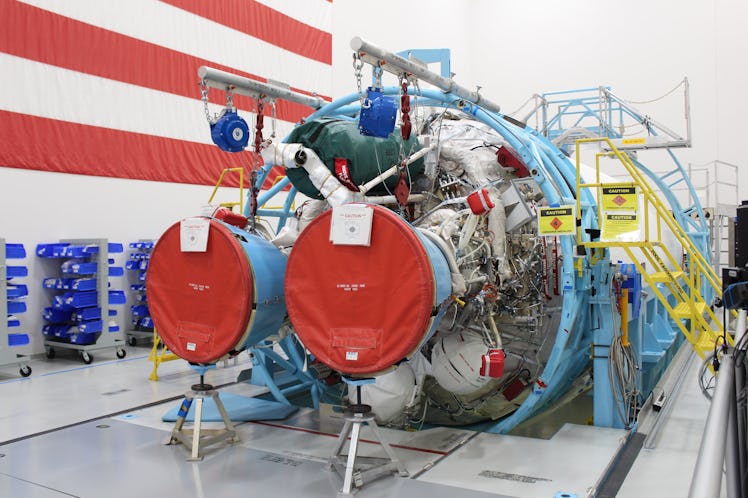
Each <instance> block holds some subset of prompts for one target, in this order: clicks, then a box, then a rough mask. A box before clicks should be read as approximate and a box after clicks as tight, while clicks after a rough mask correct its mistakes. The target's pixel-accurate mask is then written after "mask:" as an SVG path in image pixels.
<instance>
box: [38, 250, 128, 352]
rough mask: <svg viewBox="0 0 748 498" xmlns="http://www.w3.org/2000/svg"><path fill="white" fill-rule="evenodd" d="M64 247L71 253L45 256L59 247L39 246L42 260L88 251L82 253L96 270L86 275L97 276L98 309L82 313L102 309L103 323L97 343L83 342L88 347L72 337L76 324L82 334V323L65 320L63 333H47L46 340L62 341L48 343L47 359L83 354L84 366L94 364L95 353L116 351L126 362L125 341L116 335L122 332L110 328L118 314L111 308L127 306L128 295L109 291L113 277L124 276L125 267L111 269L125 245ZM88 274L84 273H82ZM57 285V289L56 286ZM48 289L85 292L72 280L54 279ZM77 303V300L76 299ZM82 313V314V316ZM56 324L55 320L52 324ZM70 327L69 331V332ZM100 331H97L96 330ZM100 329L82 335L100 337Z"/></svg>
mask: <svg viewBox="0 0 748 498" xmlns="http://www.w3.org/2000/svg"><path fill="white" fill-rule="evenodd" d="M59 245H60V246H67V247H68V248H69V249H70V250H67V249H62V250H59V251H57V250H54V251H53V252H52V253H51V254H50V253H46V254H44V251H45V250H44V249H42V248H43V247H52V246H55V244H40V245H39V246H37V256H41V257H47V258H65V257H72V256H74V255H75V254H78V252H79V251H77V250H76V248H78V247H79V246H84V249H83V250H82V252H81V254H85V255H86V256H87V259H88V260H89V264H90V263H94V264H95V269H94V271H93V272H91V271H85V274H87V275H93V277H89V279H88V280H90V279H95V289H91V290H95V291H96V304H95V308H93V307H92V306H90V305H85V306H81V307H80V309H82V310H91V309H96V308H98V310H100V311H99V313H95V314H96V315H98V318H99V321H100V322H101V323H100V330H99V331H98V332H99V334H98V337H96V340H95V341H94V342H93V343H87V342H86V341H81V342H85V343H79V341H78V340H77V338H78V336H77V335H76V334H75V333H70V328H72V327H76V322H78V323H79V326H78V330H80V329H81V328H82V327H81V326H80V325H83V323H82V320H81V319H80V318H79V319H78V320H70V319H68V320H64V323H63V324H61V325H59V327H60V328H59V329H56V331H57V332H55V333H53V334H50V329H47V332H46V333H45V335H46V336H48V337H49V336H50V335H51V336H52V337H54V336H57V337H58V339H57V340H55V339H45V341H44V346H45V348H46V355H47V358H49V359H52V358H54V357H55V356H56V350H57V348H60V349H71V350H75V351H78V352H79V353H80V354H81V358H82V360H83V363H86V364H89V363H92V362H93V355H92V354H91V352H92V351H100V350H104V349H115V350H116V354H117V357H118V358H124V357H125V356H126V354H127V352H126V351H125V350H124V348H123V347H122V346H124V344H125V341H124V339H118V338H116V337H115V336H114V335H113V333H114V332H118V331H119V327H117V326H116V325H115V326H110V325H109V317H110V316H113V315H116V312H114V310H112V311H113V313H112V314H110V305H111V304H124V292H122V291H110V290H109V277H110V276H122V275H123V274H124V272H123V271H122V268H121V267H110V266H109V253H110V252H122V245H121V244H109V243H108V241H107V239H69V240H61V241H60V243H59ZM60 273H61V276H62V273H63V269H62V268H61V269H60ZM81 273H84V272H81ZM52 284H54V285H52ZM92 284H93V282H90V281H89V282H88V285H92ZM45 287H46V288H50V289H61V290H68V291H73V292H78V291H80V290H81V289H80V288H76V283H74V282H71V281H70V280H69V279H66V278H54V277H53V278H52V279H45ZM69 297H70V296H69ZM72 299H74V298H72ZM49 309H50V308H47V310H45V312H48V310H49ZM81 313H82V312H81ZM52 321H54V320H52ZM87 325H95V326H98V325H99V324H97V323H96V319H95V317H94V318H93V320H92V321H90V322H88V323H87ZM49 326H50V325H49V324H48V325H45V327H49ZM66 327H67V328H66ZM96 328H97V327H96ZM96 328H93V329H92V330H91V331H82V330H81V332H82V333H96V332H97V330H96Z"/></svg>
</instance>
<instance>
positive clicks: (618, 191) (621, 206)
mask: <svg viewBox="0 0 748 498" xmlns="http://www.w3.org/2000/svg"><path fill="white" fill-rule="evenodd" d="M638 208H639V201H638V199H637V197H636V187H603V210H604V211H636V210H637V209H638Z"/></svg>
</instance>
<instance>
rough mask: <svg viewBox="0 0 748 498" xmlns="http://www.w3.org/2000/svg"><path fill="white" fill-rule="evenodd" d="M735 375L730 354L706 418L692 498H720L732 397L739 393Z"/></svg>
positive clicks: (721, 367)
mask: <svg viewBox="0 0 748 498" xmlns="http://www.w3.org/2000/svg"><path fill="white" fill-rule="evenodd" d="M734 375H735V361H734V359H733V357H732V354H731V353H729V354H726V355H725V356H724V357H723V358H722V364H721V365H720V368H719V375H718V376H717V387H716V389H715V390H714V397H713V398H712V406H711V407H710V408H709V416H708V417H707V419H706V425H705V427H704V436H703V438H702V440H701V447H700V448H699V456H698V458H697V459H696V465H695V468H694V472H693V478H692V479H691V489H690V490H689V492H688V496H689V498H717V497H718V496H719V494H720V488H721V485H722V464H723V463H724V461H725V445H726V439H727V433H726V431H725V427H726V426H727V424H728V418H729V414H728V410H729V409H730V398H731V397H733V396H734V394H735V391H734ZM729 477H730V476H728V478H729Z"/></svg>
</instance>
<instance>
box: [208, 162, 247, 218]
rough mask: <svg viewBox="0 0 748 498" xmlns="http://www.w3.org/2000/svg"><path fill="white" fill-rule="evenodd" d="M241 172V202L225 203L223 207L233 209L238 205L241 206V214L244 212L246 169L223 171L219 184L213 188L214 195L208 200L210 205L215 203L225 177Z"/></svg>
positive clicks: (227, 169)
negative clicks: (227, 174) (214, 199)
mask: <svg viewBox="0 0 748 498" xmlns="http://www.w3.org/2000/svg"><path fill="white" fill-rule="evenodd" d="M237 171H238V172H239V202H224V203H221V205H222V206H227V207H233V206H236V205H238V206H239V212H240V213H243V212H244V168H240V167H239V168H226V169H224V170H223V171H221V176H219V177H218V182H216V186H215V187H214V188H213V193H211V194H210V198H209V199H208V204H210V203H211V202H213V198H214V197H215V196H216V192H218V187H220V186H221V184H222V183H223V177H224V176H226V173H236V172H237Z"/></svg>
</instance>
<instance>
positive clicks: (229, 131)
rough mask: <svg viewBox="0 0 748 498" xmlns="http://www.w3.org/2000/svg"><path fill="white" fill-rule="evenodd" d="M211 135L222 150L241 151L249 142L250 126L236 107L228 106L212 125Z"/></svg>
mask: <svg viewBox="0 0 748 498" xmlns="http://www.w3.org/2000/svg"><path fill="white" fill-rule="evenodd" d="M210 136H211V138H212V139H213V143H215V144H216V145H217V146H218V147H219V148H220V149H221V150H225V151H226V152H241V151H242V150H244V148H245V147H246V146H247V144H248V143H249V126H247V122H246V121H244V119H242V118H241V117H240V116H239V115H238V114H237V113H236V109H229V108H226V109H224V110H223V111H222V112H221V115H220V116H218V119H217V120H216V122H215V123H212V124H211V125H210Z"/></svg>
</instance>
